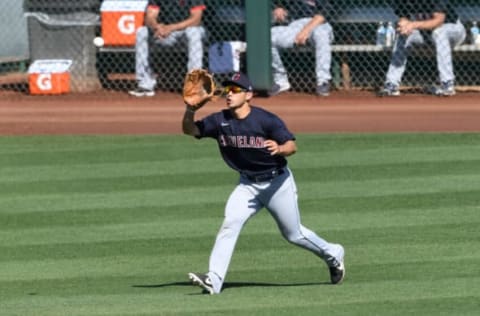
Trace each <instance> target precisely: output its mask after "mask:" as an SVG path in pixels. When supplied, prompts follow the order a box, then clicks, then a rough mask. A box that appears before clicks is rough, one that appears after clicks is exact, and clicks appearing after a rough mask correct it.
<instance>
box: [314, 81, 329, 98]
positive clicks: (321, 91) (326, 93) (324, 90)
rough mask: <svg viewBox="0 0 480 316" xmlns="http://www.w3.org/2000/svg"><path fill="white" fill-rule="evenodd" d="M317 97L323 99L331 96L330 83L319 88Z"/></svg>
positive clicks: (320, 85) (325, 83)
mask: <svg viewBox="0 0 480 316" xmlns="http://www.w3.org/2000/svg"><path fill="white" fill-rule="evenodd" d="M316 92H317V95H319V96H322V97H328V96H329V95H330V84H329V83H328V82H324V83H322V84H319V85H318V86H317V90H316Z"/></svg>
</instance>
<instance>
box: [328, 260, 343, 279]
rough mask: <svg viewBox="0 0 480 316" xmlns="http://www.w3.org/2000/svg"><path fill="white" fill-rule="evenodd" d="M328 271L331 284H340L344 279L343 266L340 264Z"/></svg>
mask: <svg viewBox="0 0 480 316" xmlns="http://www.w3.org/2000/svg"><path fill="white" fill-rule="evenodd" d="M328 269H329V270H330V281H331V282H332V284H340V283H342V281H343V278H345V266H344V265H343V262H340V263H339V265H338V266H336V267H328Z"/></svg>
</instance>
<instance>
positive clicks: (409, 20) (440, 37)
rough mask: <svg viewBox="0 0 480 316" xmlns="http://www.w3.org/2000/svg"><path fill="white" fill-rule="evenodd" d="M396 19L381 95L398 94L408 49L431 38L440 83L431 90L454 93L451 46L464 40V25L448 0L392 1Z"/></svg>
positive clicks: (434, 92)
mask: <svg viewBox="0 0 480 316" xmlns="http://www.w3.org/2000/svg"><path fill="white" fill-rule="evenodd" d="M392 6H393V8H394V9H395V13H396V14H397V15H398V17H399V20H398V23H397V32H398V35H399V36H398V37H397V39H396V41H395V44H394V47H393V52H392V59H391V61H390V65H389V67H388V72H387V76H386V80H385V84H384V87H383V89H382V90H381V91H380V92H379V95H380V96H399V95H400V89H399V86H400V83H401V80H402V76H403V74H404V72H405V70H406V65H407V58H408V55H409V52H410V50H411V48H412V47H413V46H415V45H423V44H425V43H427V42H430V41H432V42H433V43H434V45H435V50H436V55H437V69H438V73H439V77H440V86H439V87H436V88H434V89H432V91H430V92H432V93H433V94H435V95H438V96H452V95H455V73H454V71H453V62H452V49H453V48H454V47H455V46H457V45H460V44H461V43H462V42H463V41H464V40H465V36H466V33H465V27H464V26H463V24H462V23H461V21H460V20H459V18H458V15H457V13H456V12H455V9H454V8H453V7H452V5H451V4H450V3H449V1H447V0H421V1H420V0H415V1H413V0H405V1H393V2H392Z"/></svg>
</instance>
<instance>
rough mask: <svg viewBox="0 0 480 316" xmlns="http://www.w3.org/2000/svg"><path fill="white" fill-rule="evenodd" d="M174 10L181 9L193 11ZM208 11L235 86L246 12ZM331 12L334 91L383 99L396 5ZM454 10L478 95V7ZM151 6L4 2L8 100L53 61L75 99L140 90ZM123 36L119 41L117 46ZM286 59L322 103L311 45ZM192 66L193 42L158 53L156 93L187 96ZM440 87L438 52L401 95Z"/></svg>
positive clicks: (303, 88) (213, 42)
mask: <svg viewBox="0 0 480 316" xmlns="http://www.w3.org/2000/svg"><path fill="white" fill-rule="evenodd" d="M172 1H173V2H177V3H178V4H179V5H182V4H185V3H186V2H188V1H186V0H183V1H181V0H172ZM258 1H269V0H258ZM204 2H205V4H206V6H207V9H206V11H205V12H204V15H203V25H204V27H205V29H206V34H207V36H206V37H205V40H204V42H203V44H202V45H203V47H204V54H203V59H202V65H203V67H204V68H209V69H210V70H211V71H213V72H216V73H217V76H219V77H222V76H228V75H229V74H230V73H231V72H232V71H234V70H241V71H246V70H247V65H246V58H245V54H246V53H248V47H247V46H246V44H245V43H246V34H245V21H246V13H245V5H244V2H243V1H241V0H205V1H204ZM291 2H296V1H294V0H292V1H291ZM112 3H113V4H112ZM331 3H332V4H333V7H332V10H333V11H334V12H333V14H332V19H331V20H330V23H331V25H332V27H333V33H334V40H333V42H332V62H331V76H332V79H331V85H332V87H333V88H335V89H339V90H348V89H369V90H372V91H373V90H375V89H377V88H378V87H380V86H382V85H383V82H384V80H385V75H386V72H387V69H388V65H389V63H390V58H391V47H386V46H385V45H383V44H381V45H379V43H377V35H378V34H377V31H378V29H379V25H380V23H382V24H384V25H386V24H387V23H388V22H392V23H395V22H396V21H397V17H396V15H395V13H394V11H393V9H392V7H391V5H390V4H391V3H390V2H389V1H355V0H338V1H331ZM450 3H451V4H452V5H453V7H454V8H455V11H456V12H457V14H458V15H459V17H460V20H461V22H462V24H463V25H464V26H465V29H466V31H467V37H466V39H465V41H464V42H463V43H462V44H461V45H459V46H457V47H455V49H454V52H453V63H454V70H455V75H456V85H457V89H458V90H459V91H461V90H462V88H463V89H476V87H477V86H480V40H479V43H477V45H475V43H474V42H473V37H472V36H471V34H470V29H471V27H472V26H473V25H474V23H476V22H477V20H480V3H479V1H478V0H456V1H455V0H451V1H450ZM145 6H146V1H143V0H103V1H102V0H82V1H72V0H25V1H20V0H4V1H1V2H0V12H2V13H1V15H2V17H3V18H2V19H1V20H0V26H1V27H0V40H1V41H2V45H1V46H2V48H1V49H0V54H1V55H0V95H1V94H2V93H5V92H6V91H19V92H22V93H28V92H29V85H31V84H32V83H31V82H28V79H29V77H30V75H29V72H28V69H29V66H30V65H32V64H33V63H34V62H35V61H38V60H52V59H54V60H59V59H60V60H71V61H72V66H71V68H70V69H69V76H70V91H76V92H83V91H104V92H105V93H108V92H109V91H112V90H121V91H125V92H126V91H128V90H129V89H132V88H133V87H135V85H136V76H135V46H134V43H135V30H136V29H137V28H138V27H139V26H140V24H139V23H140V22H142V21H143V17H144V16H143V10H144V8H145ZM116 8H118V9H116ZM272 8H273V7H272ZM8 17H10V18H8ZM248 18H254V17H251V16H249V17H248ZM111 20H113V21H114V22H113V23H112V22H111ZM107 21H109V22H107ZM12 23H15V25H14V27H13V26H12ZM266 23H267V22H266ZM479 23H480V21H479ZM272 24H273V22H272ZM115 36H119V38H118V41H115ZM95 37H102V38H103V39H104V41H105V43H104V45H103V46H95V45H94V38H95ZM112 38H113V40H112ZM107 39H108V41H107ZM97 44H101V43H99V42H97ZM445 49H448V48H445ZM281 57H282V60H283V63H284V65H285V67H286V69H287V72H288V76H289V81H290V83H291V84H292V88H291V90H293V91H298V92H306V93H314V92H315V87H316V73H315V55H314V49H313V47H312V45H310V44H307V45H305V46H299V47H293V48H291V49H290V48H289V49H282V50H281ZM187 59H188V53H187V44H186V42H180V43H179V44H178V45H175V46H172V47H163V46H162V47H159V46H157V45H151V49H150V59H149V60H150V63H151V65H152V67H153V69H154V70H155V73H156V76H157V87H156V89H157V90H160V91H180V90H181V87H182V81H183V76H184V74H185V72H186V71H187ZM222 63H227V64H222ZM435 82H438V71H437V61H436V58H435V51H434V48H433V45H425V47H422V48H421V49H418V50H414V51H412V56H411V58H409V59H408V63H407V69H406V71H405V74H404V76H403V79H402V87H404V88H405V87H409V88H418V87H421V86H424V85H425V84H430V83H435Z"/></svg>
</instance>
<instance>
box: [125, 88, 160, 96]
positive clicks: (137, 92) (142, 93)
mask: <svg viewBox="0 0 480 316" xmlns="http://www.w3.org/2000/svg"><path fill="white" fill-rule="evenodd" d="M128 94H130V95H133V96H134V97H153V96H154V95H155V91H153V90H150V89H144V88H140V87H137V88H136V89H134V90H130V91H128Z"/></svg>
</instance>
